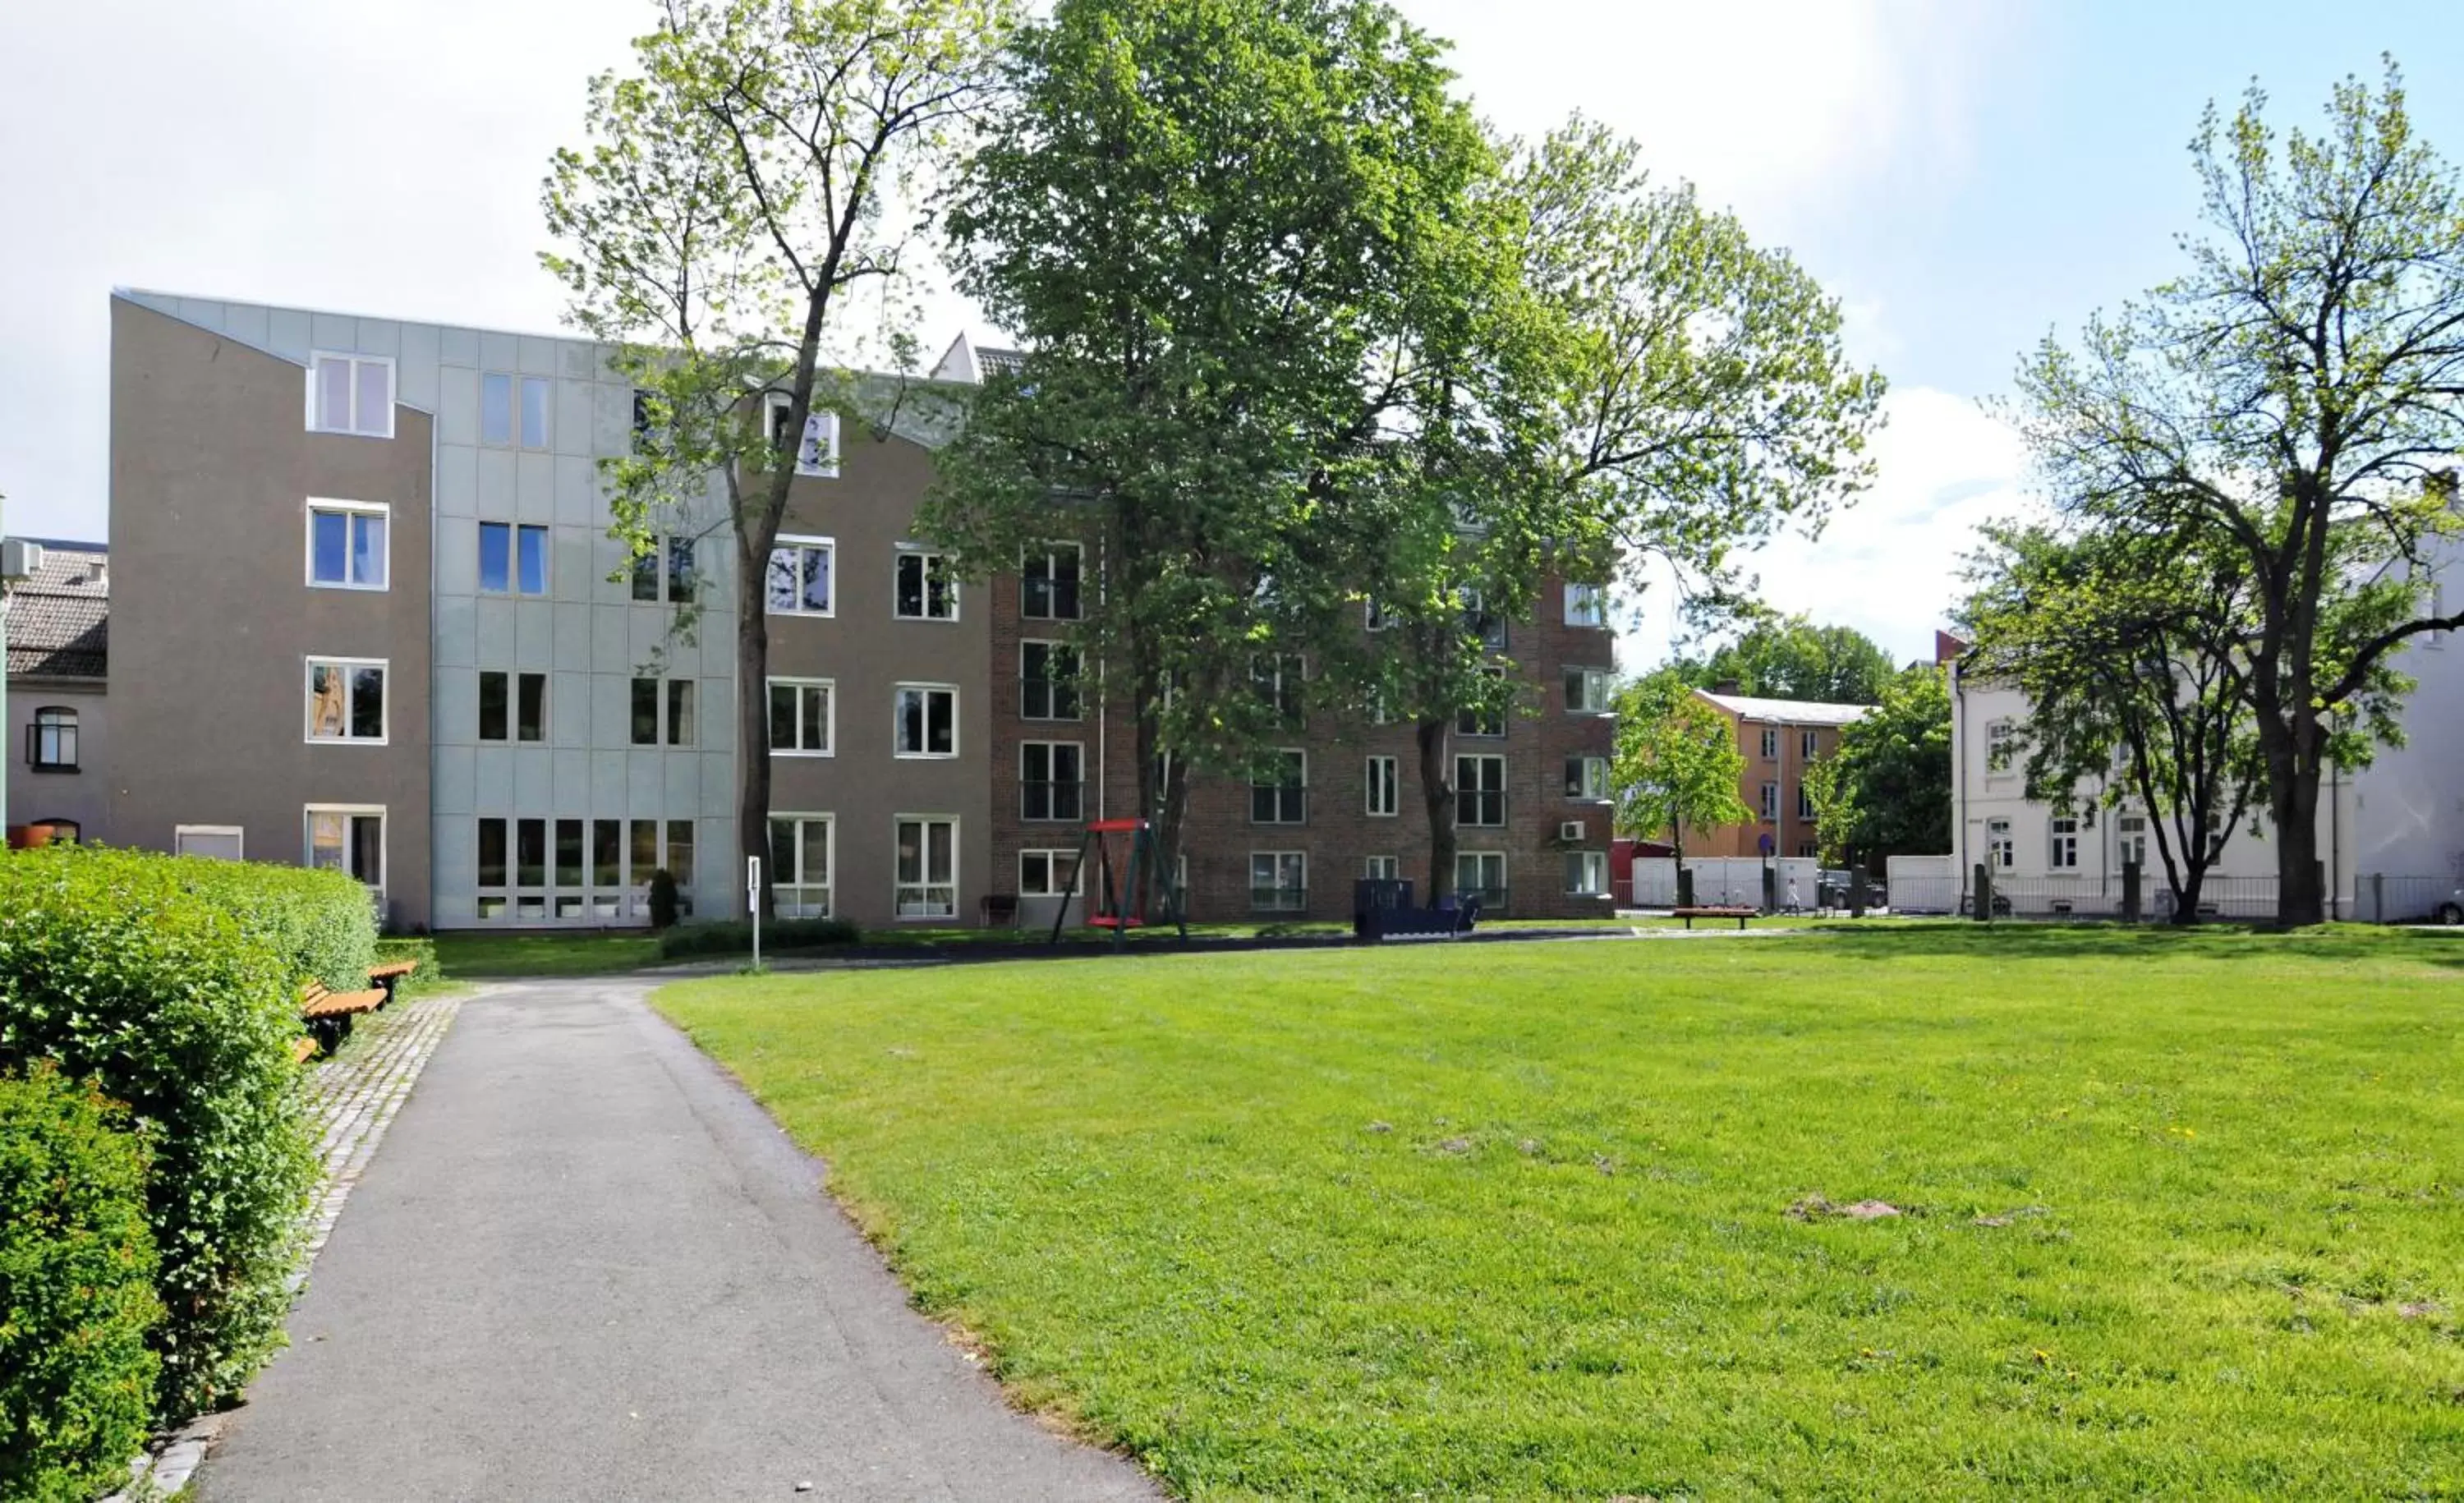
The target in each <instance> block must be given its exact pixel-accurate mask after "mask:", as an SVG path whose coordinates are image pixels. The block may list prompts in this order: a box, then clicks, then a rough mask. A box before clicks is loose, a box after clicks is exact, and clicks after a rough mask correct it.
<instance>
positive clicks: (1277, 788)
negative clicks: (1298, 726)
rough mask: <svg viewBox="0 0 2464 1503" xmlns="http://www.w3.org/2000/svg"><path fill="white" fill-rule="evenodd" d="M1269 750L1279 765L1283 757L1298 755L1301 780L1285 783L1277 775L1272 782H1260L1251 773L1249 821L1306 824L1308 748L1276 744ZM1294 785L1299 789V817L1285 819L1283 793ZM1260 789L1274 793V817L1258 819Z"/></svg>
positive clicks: (1296, 825)
mask: <svg viewBox="0 0 2464 1503" xmlns="http://www.w3.org/2000/svg"><path fill="white" fill-rule="evenodd" d="M1271 750H1272V751H1273V752H1274V755H1275V758H1276V762H1277V764H1278V765H1279V766H1280V765H1282V764H1283V762H1284V759H1286V758H1290V757H1298V758H1299V759H1300V760H1301V781H1300V782H1299V783H1298V784H1297V785H1295V784H1289V783H1286V782H1284V781H1283V779H1282V778H1281V777H1278V778H1277V779H1276V780H1275V781H1274V782H1272V783H1261V782H1259V781H1258V779H1257V775H1256V774H1254V773H1253V774H1251V775H1250V778H1249V823H1250V824H1252V825H1265V826H1281V827H1285V828H1297V827H1299V826H1302V825H1306V824H1308V823H1309V748H1308V747H1306V746H1277V747H1273V748H1271ZM1295 787H1297V788H1298V789H1299V790H1300V796H1301V817H1300V818H1298V819H1286V818H1285V817H1284V795H1285V794H1286V793H1287V792H1289V791H1291V790H1292V789H1293V788H1295ZM1262 789H1271V790H1272V791H1273V793H1274V795H1275V817H1274V818H1273V819H1260V818H1259V817H1258V794H1259V792H1260V791H1261V790H1262Z"/></svg>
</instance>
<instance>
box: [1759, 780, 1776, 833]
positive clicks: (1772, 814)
mask: <svg viewBox="0 0 2464 1503" xmlns="http://www.w3.org/2000/svg"><path fill="white" fill-rule="evenodd" d="M1778 818H1779V785H1778V784H1776V783H1766V784H1764V785H1763V823H1765V824H1771V823H1773V822H1775V821H1777V820H1778Z"/></svg>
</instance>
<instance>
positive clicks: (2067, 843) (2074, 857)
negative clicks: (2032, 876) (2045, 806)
mask: <svg viewBox="0 0 2464 1503" xmlns="http://www.w3.org/2000/svg"><path fill="white" fill-rule="evenodd" d="M2049 839H2050V841H2051V845H2050V847H2049V848H2048V850H2047V851H2046V854H2045V865H2046V866H2048V867H2050V868H2052V869H2053V870H2055V871H2057V872H2075V871H2077V870H2079V821H2078V820H2076V819H2056V820H2054V821H2053V822H2052V823H2051V825H2050V827H2049Z"/></svg>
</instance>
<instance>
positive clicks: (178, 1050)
mask: <svg viewBox="0 0 2464 1503" xmlns="http://www.w3.org/2000/svg"><path fill="white" fill-rule="evenodd" d="M354 926H356V927H357V929H358V930H359V931H360V932H359V933H358V934H356V935H353V934H351V933H348V932H346V931H349V930H350V929H352V928H353V927H354ZM373 928H374V919H373V917H372V915H371V914H370V912H369V908H368V903H367V898H366V895H365V894H364V892H363V890H362V889H360V887H359V886H358V884H357V883H355V882H353V881H352V880H351V879H350V878H349V877H347V876H343V875H341V874H339V873H318V872H302V871H297V870H292V869H286V868H278V867H265V866H244V865H239V864H236V863H216V862H211V861H207V860H205V859H203V858H199V857H178V856H159V855H147V854H143V853H140V852H136V851H108V850H102V849H99V848H95V847H52V848H49V849H47V850H41V851H12V852H11V853H9V854H8V855H7V856H5V857H0V1070H5V1069H9V1068H12V1067H15V1066H19V1065H23V1064H27V1063H31V1062H33V1061H38V1060H43V1059H52V1060H56V1061H57V1062H58V1064H59V1066H60V1069H61V1071H62V1072H63V1073H65V1074H68V1075H70V1076H72V1077H74V1078H78V1079H84V1078H89V1077H90V1078H94V1079H96V1080H98V1081H99V1084H100V1087H101V1089H102V1090H103V1091H104V1093H105V1094H109V1095H111V1096H112V1097H114V1098H116V1099H119V1100H121V1101H125V1102H126V1103H127V1104H128V1109H129V1111H130V1113H131V1115H132V1116H133V1118H134V1119H135V1121H136V1123H137V1124H138V1126H139V1128H140V1130H141V1131H143V1133H144V1134H145V1135H146V1138H147V1139H148V1141H149V1142H150V1144H151V1145H152V1148H153V1164H152V1169H151V1172H150V1174H149V1176H148V1178H147V1181H146V1216H147V1220H148V1221H149V1222H150V1223H151V1224H152V1226H153V1228H154V1240H155V1245H156V1247H157V1248H158V1249H160V1251H161V1264H160V1268H159V1272H158V1275H157V1280H156V1287H157V1291H158V1293H160V1295H161V1297H162V1301H163V1305H164V1308H165V1320H164V1323H163V1325H162V1326H161V1327H160V1328H159V1330H158V1333H157V1336H156V1349H157V1350H158V1351H159V1352H160V1353H161V1354H162V1357H163V1365H162V1373H161V1379H160V1381H159V1382H158V1384H157V1388H156V1395H155V1403H156V1417H157V1418H158V1419H159V1420H162V1421H163V1422H165V1423H176V1422H178V1421H180V1420H183V1419H186V1418H187V1417H188V1416H189V1415H192V1414H195V1413H198V1412H200V1411H202V1410H204V1409H207V1408H209V1407H211V1406H212V1405H214V1404H217V1403H218V1402H220V1401H222V1400H224V1399H226V1398H228V1397H231V1396H232V1395H235V1394H236V1393H237V1392H238V1391H239V1390H240V1388H241V1387H242V1386H243V1385H244V1384H245V1383H246V1382H247V1381H248V1379H249V1377H250V1376H251V1375H252V1374H253V1373H254V1372H255V1371H256V1369H257V1368H258V1367H260V1366H261V1365H263V1363H264V1362H265V1360H266V1359H267V1358H269V1357H271V1356H272V1355H273V1354H274V1352H275V1350H276V1349H277V1348H278V1347H279V1346H280V1345H281V1341H282V1316H283V1313H284V1311H285V1310H286V1309H287V1308H288V1306H289V1303H290V1299H289V1291H288V1288H287V1283H286V1281H287V1280H288V1278H289V1276H290V1274H291V1272H292V1271H293V1269H294V1268H296V1267H297V1262H298V1256H299V1252H300V1249H301V1247H302V1245H303V1241H304V1233H305V1227H304V1218H305V1215H306V1212H307V1209H308V1205H309V1198H310V1196H311V1194H312V1193H313V1191H314V1189H315V1186H316V1183H317V1172H318V1171H317V1156H316V1152H315V1146H314V1140H313V1138H312V1137H311V1135H310V1133H309V1131H308V1128H307V1122H306V1118H305V1115H304V1103H303V1098H302V1095H301V1093H300V1091H299V1085H298V1081H299V1076H298V1072H297V1070H295V1069H294V1068H293V1065H292V1063H291V1054H290V1043H291V1040H292V1039H293V1038H294V1037H295V1036H297V1033H298V1031H299V1018H298V1006H299V998H298V992H299V985H300V984H301V982H302V981H304V980H305V979H307V977H308V976H310V975H315V976H318V977H319V978H322V979H324V980H325V981H326V982H327V984H346V985H353V986H364V985H365V984H366V982H365V981H364V980H360V981H357V982H353V980H352V974H351V973H352V971H353V970H354V969H357V971H358V973H359V975H360V976H361V977H364V976H365V974H366V971H365V967H366V965H367V962H368V957H369V956H370V955H371V954H373V953H374V941H373V938H372V935H371V931H372V930H373Z"/></svg>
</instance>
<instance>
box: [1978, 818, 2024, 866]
mask: <svg viewBox="0 0 2464 1503" xmlns="http://www.w3.org/2000/svg"><path fill="white" fill-rule="evenodd" d="M2017 857H2018V851H2017V850H2016V849H2015V848H2014V847H2013V844H2012V840H2011V822H2010V821H2009V820H2007V819H1989V820H1987V821H1986V822H1985V864H1986V865H1987V866H1990V867H1992V868H1995V869H1996V870H2004V869H2008V868H2009V867H2010V866H2011V865H2012V864H2013V861H2015V860H2016V859H2017Z"/></svg>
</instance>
